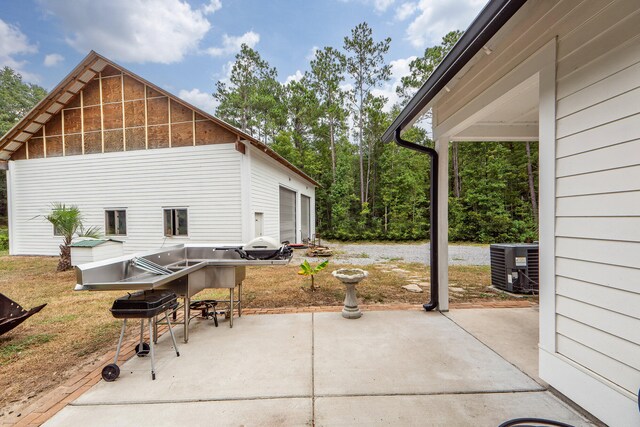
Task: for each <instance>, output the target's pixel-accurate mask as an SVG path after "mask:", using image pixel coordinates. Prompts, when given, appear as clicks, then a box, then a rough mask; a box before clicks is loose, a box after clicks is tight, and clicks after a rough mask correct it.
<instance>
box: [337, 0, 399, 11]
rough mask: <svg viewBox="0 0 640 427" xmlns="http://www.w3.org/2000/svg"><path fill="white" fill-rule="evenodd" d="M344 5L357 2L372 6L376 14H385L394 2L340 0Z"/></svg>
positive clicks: (388, 0) (381, 0) (384, 0)
mask: <svg viewBox="0 0 640 427" xmlns="http://www.w3.org/2000/svg"><path fill="white" fill-rule="evenodd" d="M342 1H343V2H345V3H348V2H350V1H358V2H359V3H363V4H365V5H369V6H373V9H374V10H375V11H376V12H378V13H383V12H386V11H387V9H389V7H390V6H391V5H392V4H393V3H395V1H396V0H342Z"/></svg>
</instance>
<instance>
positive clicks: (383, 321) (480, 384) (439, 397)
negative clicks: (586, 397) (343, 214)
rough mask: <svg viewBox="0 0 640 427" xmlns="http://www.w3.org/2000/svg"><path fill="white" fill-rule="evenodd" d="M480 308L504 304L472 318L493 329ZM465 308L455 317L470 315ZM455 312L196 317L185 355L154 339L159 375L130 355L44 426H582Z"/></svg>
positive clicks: (167, 342) (184, 347)
mask: <svg viewBox="0 0 640 427" xmlns="http://www.w3.org/2000/svg"><path fill="white" fill-rule="evenodd" d="M501 310H505V309H501ZM467 311H471V310H467ZM484 311H489V312H491V313H493V312H494V311H495V312H498V311H499V310H482V313H477V314H476V316H479V317H480V318H482V319H484V320H482V322H485V323H486V324H487V325H488V324H490V323H491V318H486V319H485V317H484ZM491 313H489V314H491ZM472 314H473V313H470V314H469V315H467V314H464V313H463V314H462V315H461V316H458V320H460V319H462V318H464V322H471V323H473V322H474V317H473V315H472ZM498 314H499V313H498ZM517 314H518V313H517V312H516V313H513V316H516V315H517ZM456 315H457V313H454V314H453V316H456ZM452 319H453V317H452ZM452 319H449V318H447V317H445V316H444V315H442V314H440V313H425V312H421V311H391V312H366V313H365V314H364V316H363V317H362V318H360V319H358V320H347V319H343V318H342V316H341V315H340V313H316V314H313V315H312V314H287V315H269V316H245V317H242V318H240V319H236V320H235V321H234V327H233V329H229V328H227V327H224V325H221V327H219V328H215V327H213V326H212V322H211V321H198V322H196V323H195V324H194V325H193V326H192V328H191V339H190V342H189V344H186V345H185V344H180V342H179V343H178V345H179V346H180V352H181V357H180V358H176V357H175V354H174V353H173V349H172V346H171V341H170V338H169V337H168V336H163V337H161V339H160V342H159V345H158V353H157V354H158V364H157V372H158V377H157V380H156V381H152V380H151V375H150V373H149V359H148V358H137V357H134V358H133V359H132V360H130V361H128V362H127V363H125V364H124V365H123V366H122V373H121V376H120V378H119V379H118V380H117V381H116V382H113V383H105V382H100V383H98V384H96V385H95V386H94V387H93V388H92V389H91V390H89V391H88V392H87V393H85V394H84V395H83V396H81V397H80V398H78V399H77V400H76V401H74V402H72V404H71V405H70V406H68V407H66V408H64V409H63V410H62V411H61V412H59V413H58V414H57V415H55V416H54V417H53V418H52V419H51V420H50V421H49V422H48V423H47V425H49V426H67V425H92V426H93V425H96V426H101V425H123V426H128V425H187V424H195V425H223V426H225V425H245V426H247V425H286V426H289V425H296V426H297V425H312V424H313V422H314V420H315V423H316V424H317V425H319V426H320V425H381V424H385V425H453V426H467V425H498V424H500V422H502V421H505V420H507V419H511V418H515V417H520V416H538V417H544V418H552V419H556V420H561V421H564V422H567V423H569V424H573V425H575V426H582V425H588V423H587V422H586V421H585V420H584V419H582V418H581V417H580V416H579V415H578V414H577V413H576V412H574V411H573V410H572V409H570V408H569V407H568V406H567V405H565V404H564V403H562V402H560V401H559V400H558V399H556V398H555V397H554V396H553V395H551V394H550V393H548V392H546V391H545V390H544V388H543V387H541V386H540V385H539V384H537V383H536V382H535V381H533V380H532V379H531V378H529V377H528V376H527V375H525V374H524V373H523V372H522V371H520V370H519V369H518V368H516V367H515V366H513V365H512V364H511V363H509V362H507V361H506V360H504V359H503V358H502V357H501V356H500V355H498V354H497V353H496V352H494V351H492V350H491V349H490V348H488V347H487V346H486V345H484V344H483V343H481V342H480V341H478V339H476V338H475V337H473V336H472V335H471V334H469V333H468V332H466V331H465V330H463V329H462V328H461V327H460V326H459V325H458V324H456V323H454V322H453V320H452ZM507 320H508V319H503V322H506V321H507ZM462 322H463V321H461V323H462ZM512 325H513V327H514V328H516V329H517V328H521V327H523V326H526V325H527V323H526V322H525V321H523V322H522V323H520V322H517V323H515V324H513V323H512ZM177 329H179V328H177ZM487 331H488V332H490V331H494V332H493V333H494V334H501V333H502V332H501V330H500V329H499V328H493V329H491V328H488V329H487ZM521 333H523V334H526V333H528V332H522V331H521ZM491 336H492V334H490V336H488V337H487V338H486V340H487V341H488V342H493V341H491V340H496V342H497V343H498V344H499V345H505V346H506V344H508V342H507V341H504V340H502V338H500V339H499V338H491ZM518 345H519V344H518ZM312 387H313V389H312ZM313 397H315V405H314V403H313V402H314V400H313Z"/></svg>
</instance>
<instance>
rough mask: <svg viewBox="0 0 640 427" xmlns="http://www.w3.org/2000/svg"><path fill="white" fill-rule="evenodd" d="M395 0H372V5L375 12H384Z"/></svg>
mask: <svg viewBox="0 0 640 427" xmlns="http://www.w3.org/2000/svg"><path fill="white" fill-rule="evenodd" d="M394 1H395V0H373V7H374V9H375V10H376V11H377V12H385V11H386V10H387V9H389V6H391V5H392V4H393V3H394Z"/></svg>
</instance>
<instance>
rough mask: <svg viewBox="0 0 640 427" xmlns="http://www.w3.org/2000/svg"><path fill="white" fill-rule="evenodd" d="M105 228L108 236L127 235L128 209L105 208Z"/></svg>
mask: <svg viewBox="0 0 640 427" xmlns="http://www.w3.org/2000/svg"><path fill="white" fill-rule="evenodd" d="M104 229H105V234H106V235H107V236H126V235H127V211H126V210H124V209H107V210H105V211H104Z"/></svg>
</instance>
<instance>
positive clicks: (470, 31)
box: [382, 0, 527, 142]
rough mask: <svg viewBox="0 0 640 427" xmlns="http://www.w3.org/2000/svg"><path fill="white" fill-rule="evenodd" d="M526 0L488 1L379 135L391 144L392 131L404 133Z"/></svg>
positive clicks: (393, 132) (393, 133) (393, 134)
mask: <svg viewBox="0 0 640 427" xmlns="http://www.w3.org/2000/svg"><path fill="white" fill-rule="evenodd" d="M526 2H527V0H491V1H489V3H488V4H487V5H486V6H485V7H484V9H482V11H481V12H480V14H478V16H477V17H476V19H474V20H473V22H472V23H471V25H469V28H467V30H466V31H465V32H464V34H463V35H462V37H460V40H458V42H457V43H456V44H455V45H454V46H453V48H452V49H451V51H449V53H448V54H447V56H445V57H444V59H443V60H442V62H441V63H440V64H439V65H438V66H437V67H436V69H435V70H433V72H432V73H431V75H430V76H429V78H428V79H427V81H426V82H424V84H423V85H422V87H421V88H420V89H419V90H418V92H417V93H416V94H415V95H414V96H413V98H411V100H409V103H408V104H407V105H406V106H405V107H404V108H403V109H402V111H401V112H400V114H398V116H397V117H396V118H395V120H394V121H393V123H392V124H391V126H389V128H388V129H387V130H386V131H385V132H384V135H383V136H382V141H383V142H389V141H392V140H393V138H394V136H395V132H396V130H401V131H402V130H404V129H406V128H408V127H409V126H411V125H412V124H413V123H414V122H415V120H417V119H418V118H419V117H420V116H422V115H423V114H424V112H425V111H426V110H427V108H428V107H429V103H430V102H431V101H432V100H433V98H434V97H435V96H436V95H437V94H438V93H439V92H440V91H442V90H443V89H444V88H445V86H446V85H447V83H449V82H450V81H451V79H453V78H454V77H455V75H456V74H458V72H459V71H460V70H461V69H462V68H463V67H464V66H465V65H466V64H467V63H468V62H469V61H470V60H471V59H472V58H473V57H474V56H475V55H476V53H478V52H479V51H480V49H482V47H483V46H484V45H485V44H486V43H487V42H488V41H489V40H490V39H491V38H492V37H493V36H494V35H495V34H496V33H497V32H498V30H500V28H502V27H503V25H504V24H506V23H507V21H509V19H511V17H512V16H513V15H514V14H515V13H516V12H517V11H518V9H520V7H521V6H522V5H523V4H525V3H526Z"/></svg>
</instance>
